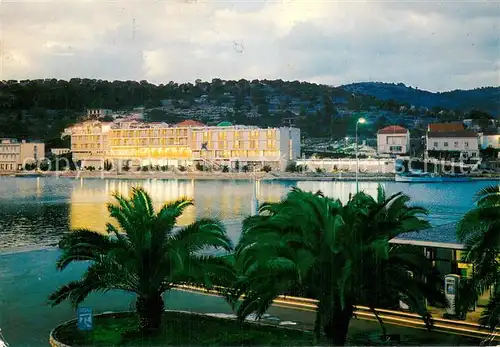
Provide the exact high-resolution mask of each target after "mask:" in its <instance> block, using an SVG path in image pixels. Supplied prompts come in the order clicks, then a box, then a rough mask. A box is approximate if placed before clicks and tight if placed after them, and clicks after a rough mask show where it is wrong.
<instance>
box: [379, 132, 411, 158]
mask: <svg viewBox="0 0 500 347" xmlns="http://www.w3.org/2000/svg"><path fill="white" fill-rule="evenodd" d="M409 151H410V131H409V130H408V129H406V128H403V127H401V126H399V125H391V126H388V127H385V128H382V129H380V130H379V131H378V132H377V152H378V153H379V154H383V153H386V154H406V153H408V152H409Z"/></svg>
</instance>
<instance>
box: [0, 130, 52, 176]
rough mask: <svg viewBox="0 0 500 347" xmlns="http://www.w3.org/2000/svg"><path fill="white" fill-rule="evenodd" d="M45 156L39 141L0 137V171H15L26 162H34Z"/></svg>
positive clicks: (22, 167)
mask: <svg viewBox="0 0 500 347" xmlns="http://www.w3.org/2000/svg"><path fill="white" fill-rule="evenodd" d="M44 157H45V145H44V144H43V143H41V142H28V141H25V140H22V141H18V140H17V139H8V138H0V172H15V171H19V170H23V169H24V165H26V164H35V163H37V162H39V161H40V160H42V159H43V158H44Z"/></svg>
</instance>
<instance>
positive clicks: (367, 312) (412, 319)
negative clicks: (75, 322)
mask: <svg viewBox="0 0 500 347" xmlns="http://www.w3.org/2000/svg"><path fill="white" fill-rule="evenodd" d="M176 288H177V289H178V290H182V291H187V292H192V293H199V294H205V295H212V296H220V293H219V292H218V291H216V290H207V289H204V288H200V287H194V286H186V285H179V286H176ZM317 303H318V301H317V300H314V299H308V298H300V297H293V296H283V295H280V296H278V297H277V298H276V299H275V300H274V301H273V306H276V307H283V308H289V309H295V310H301V311H308V312H315V311H316V310H317V307H318V306H317ZM375 313H376V314H377V315H378V317H379V318H380V320H381V321H382V322H383V323H386V324H391V325H398V326H404V327H408V328H414V329H426V326H425V323H424V321H423V319H422V317H421V316H420V315H418V314H415V313H409V312H402V311H394V310H386V309H380V308H377V309H375V312H373V311H372V310H371V309H370V308H369V307H366V306H355V311H354V316H355V317H356V318H358V319H364V320H370V321H375V322H376V321H378V320H377V317H376V314H375ZM432 322H433V327H432V331H435V332H443V333H448V334H456V335H461V336H467V337H472V338H478V339H489V340H491V341H500V329H498V328H497V329H494V330H493V331H490V330H488V329H486V328H484V327H482V326H481V325H480V324H478V323H473V322H466V321H456V320H451V319H444V318H432Z"/></svg>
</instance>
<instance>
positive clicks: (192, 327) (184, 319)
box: [56, 312, 314, 347]
mask: <svg viewBox="0 0 500 347" xmlns="http://www.w3.org/2000/svg"><path fill="white" fill-rule="evenodd" d="M136 327H137V320H136V318H135V317H134V316H133V315H109V316H103V317H95V318H94V329H93V330H92V331H79V330H78V328H77V326H76V323H75V324H71V325H68V326H66V327H64V328H63V329H61V330H59V331H58V333H57V336H56V338H57V339H58V340H59V341H61V342H63V343H65V344H68V345H71V346H96V347H98V346H313V345H314V338H313V335H312V333H310V332H302V331H298V330H291V329H284V328H279V327H273V326H265V325H257V324H252V323H243V324H239V323H237V322H236V321H235V320H228V319H223V318H216V317H208V316H202V315H196V314H188V313H181V312H168V313H166V314H165V317H164V319H163V322H162V326H161V328H160V330H159V331H158V333H156V334H155V335H152V336H143V335H141V333H139V332H137V330H136Z"/></svg>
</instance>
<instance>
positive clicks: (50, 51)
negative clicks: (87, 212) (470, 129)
mask: <svg viewBox="0 0 500 347" xmlns="http://www.w3.org/2000/svg"><path fill="white" fill-rule="evenodd" d="M0 11H1V12H0V16H1V17H0V20H1V24H2V28H1V29H2V30H1V33H2V37H1V39H2V42H1V48H2V51H1V53H2V59H1V62H2V65H1V71H0V72H1V74H2V76H1V77H2V79H24V78H47V77H55V78H63V79H69V78H71V77H88V78H100V79H111V80H114V79H120V80H124V79H135V80H142V79H147V80H148V81H150V82H153V83H166V82H168V81H170V80H173V81H176V82H184V81H191V82H194V80H196V79H197V78H200V79H202V80H211V79H212V78H215V77H219V78H223V79H240V78H246V79H264V78H267V79H275V78H281V79H283V80H301V81H312V82H318V83H326V84H332V85H339V84H345V83H351V82H359V81H386V82H403V83H405V84H407V85H411V86H413V87H418V88H420V89H427V90H432V91H443V90H450V89H470V88H475V87H478V86H492V85H493V86H498V85H500V28H499V26H500V1H498V0H497V1H495V0H493V1H491V0H490V1H488V0H486V1H461V0H454V1H445V0H444V1H435V0H430V1H429V0H426V1H424V0H422V1H412V2H410V1H405V0H394V1H389V0H388V1H356V0H350V1H333V0H331V1H328V0H302V1H299V0H281V1H254V0H235V1H232V0H209V1H201V0H200V1H196V0H179V1H177V0H163V1H161V0H157V1H147V0H143V1H142V2H139V1H133V0H132V1H130V0H120V1H112V0H106V1H88V0H66V1H57V2H50V1H49V0H41V1H35V0H31V1H21V0H19V1H17V0H14V1H12V0H3V2H1V5H0Z"/></svg>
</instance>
